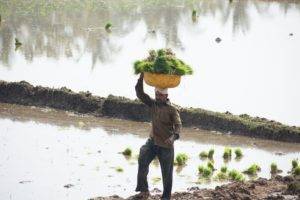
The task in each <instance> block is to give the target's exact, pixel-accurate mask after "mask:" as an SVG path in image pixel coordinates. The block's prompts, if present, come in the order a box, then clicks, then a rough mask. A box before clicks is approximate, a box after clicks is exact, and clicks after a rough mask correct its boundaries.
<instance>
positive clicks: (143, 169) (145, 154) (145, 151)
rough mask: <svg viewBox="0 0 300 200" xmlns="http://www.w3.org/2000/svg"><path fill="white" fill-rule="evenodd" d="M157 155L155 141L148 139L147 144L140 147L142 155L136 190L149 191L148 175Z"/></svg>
mask: <svg viewBox="0 0 300 200" xmlns="http://www.w3.org/2000/svg"><path fill="white" fill-rule="evenodd" d="M155 156H156V153H155V151H154V144H153V141H152V140H150V139H148V140H147V142H146V144H144V145H143V146H142V147H141V148H140V155H139V160H138V164H139V167H138V175H137V186H136V189H135V191H137V192H138V191H140V192H147V191H148V181H147V175H148V173H149V165H150V163H151V161H152V160H153V159H154V157H155Z"/></svg>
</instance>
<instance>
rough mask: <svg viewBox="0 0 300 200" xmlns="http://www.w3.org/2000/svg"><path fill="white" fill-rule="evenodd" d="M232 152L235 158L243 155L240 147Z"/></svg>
mask: <svg viewBox="0 0 300 200" xmlns="http://www.w3.org/2000/svg"><path fill="white" fill-rule="evenodd" d="M234 153H235V158H237V159H239V158H241V157H243V152H242V150H241V149H240V148H237V149H235V150H234Z"/></svg>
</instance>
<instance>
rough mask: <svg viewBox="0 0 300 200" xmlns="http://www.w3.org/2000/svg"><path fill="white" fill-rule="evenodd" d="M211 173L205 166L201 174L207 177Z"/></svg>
mask: <svg viewBox="0 0 300 200" xmlns="http://www.w3.org/2000/svg"><path fill="white" fill-rule="evenodd" d="M212 174H213V171H212V170H211V168H209V167H205V168H204V171H203V174H202V176H203V177H204V178H208V177H210V176H211V175H212Z"/></svg>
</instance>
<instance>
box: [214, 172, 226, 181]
mask: <svg viewBox="0 0 300 200" xmlns="http://www.w3.org/2000/svg"><path fill="white" fill-rule="evenodd" d="M216 178H217V179H218V180H226V179H228V175H227V174H226V173H224V172H222V171H221V172H218V173H217V176H216Z"/></svg>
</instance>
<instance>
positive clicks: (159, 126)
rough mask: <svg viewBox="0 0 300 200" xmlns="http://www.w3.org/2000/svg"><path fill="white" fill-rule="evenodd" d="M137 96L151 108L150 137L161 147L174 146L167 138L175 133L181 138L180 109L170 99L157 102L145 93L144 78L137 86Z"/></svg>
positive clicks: (140, 79) (176, 136)
mask: <svg viewBox="0 0 300 200" xmlns="http://www.w3.org/2000/svg"><path fill="white" fill-rule="evenodd" d="M135 91H136V95H137V97H138V98H139V99H140V100H141V101H142V102H143V103H144V104H146V105H147V106H149V108H150V112H151V119H152V130H151V132H150V137H151V138H153V140H154V143H155V144H156V145H158V146H161V147H166V148H172V147H173V145H168V144H166V143H165V140H166V139H168V138H169V137H171V135H172V134H175V139H178V138H179V133H180V130H181V119H180V116H179V113H178V110H177V109H176V108H175V107H174V106H173V105H172V104H171V103H170V101H169V100H168V101H167V102H166V103H162V102H157V101H155V100H154V99H151V98H150V97H149V95H148V94H146V93H144V87H143V79H142V78H139V79H138V82H137V84H136V86H135Z"/></svg>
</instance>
